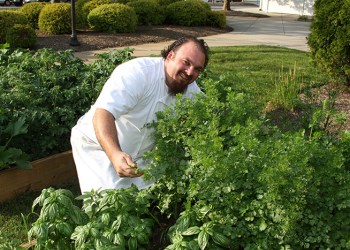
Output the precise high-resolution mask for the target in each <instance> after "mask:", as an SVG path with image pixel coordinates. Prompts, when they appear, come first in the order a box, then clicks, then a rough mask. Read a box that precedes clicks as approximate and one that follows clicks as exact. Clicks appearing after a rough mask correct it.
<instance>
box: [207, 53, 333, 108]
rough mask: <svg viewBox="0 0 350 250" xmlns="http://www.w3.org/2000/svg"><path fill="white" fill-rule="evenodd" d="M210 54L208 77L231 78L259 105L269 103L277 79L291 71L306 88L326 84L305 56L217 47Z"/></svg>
mask: <svg viewBox="0 0 350 250" xmlns="http://www.w3.org/2000/svg"><path fill="white" fill-rule="evenodd" d="M211 50H212V52H211V55H210V64H209V65H208V70H209V71H210V73H209V76H210V77H213V78H215V77H218V76H220V75H222V74H228V75H230V78H232V79H233V82H232V85H233V87H234V88H235V89H236V90H237V91H244V92H247V93H249V94H250V95H251V96H252V98H254V100H255V101H258V102H259V103H260V104H261V105H264V104H265V103H267V102H268V101H269V100H271V99H272V96H273V94H274V93H273V91H272V90H273V89H274V88H275V82H276V79H278V78H279V76H280V75H281V74H285V73H287V74H288V73H289V71H290V70H294V68H295V71H296V73H297V74H298V75H300V76H301V75H302V76H303V82H304V84H305V86H306V87H311V86H314V87H316V86H320V85H323V84H325V83H327V80H328V79H327V77H326V76H325V75H323V74H322V72H319V71H317V69H316V68H315V67H314V66H313V65H312V63H311V61H310V59H309V56H308V53H307V52H303V51H299V50H294V49H288V48H282V47H272V46H238V47H216V48H212V49H211ZM282 67H283V71H281V68H282Z"/></svg>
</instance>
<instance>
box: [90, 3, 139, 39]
mask: <svg viewBox="0 0 350 250" xmlns="http://www.w3.org/2000/svg"><path fill="white" fill-rule="evenodd" d="M88 23H89V26H90V27H91V29H93V30H95V31H106V32H111V33H132V32H135V30H136V28H137V15H136V13H135V11H134V9H133V8H132V7H130V6H127V5H124V4H119V3H112V4H103V5H100V6H99V7H97V8H95V9H93V10H92V11H91V12H90V13H89V15H88Z"/></svg>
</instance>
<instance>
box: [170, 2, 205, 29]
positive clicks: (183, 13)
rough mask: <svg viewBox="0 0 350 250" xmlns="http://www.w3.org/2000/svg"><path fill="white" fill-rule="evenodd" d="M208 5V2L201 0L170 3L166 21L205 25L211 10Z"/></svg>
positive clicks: (175, 23) (176, 23) (185, 24)
mask: <svg viewBox="0 0 350 250" xmlns="http://www.w3.org/2000/svg"><path fill="white" fill-rule="evenodd" d="M206 5H208V4H207V3H204V2H202V1H199V0H190V1H178V2H174V3H172V4H169V5H168V6H167V7H166V23H168V24H173V25H181V26H205V25H206V24H207V16H208V12H209V10H208V8H207V7H206ZM208 6H209V5H208Z"/></svg>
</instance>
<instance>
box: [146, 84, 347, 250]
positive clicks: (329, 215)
mask: <svg viewBox="0 0 350 250" xmlns="http://www.w3.org/2000/svg"><path fill="white" fill-rule="evenodd" d="M227 80H228V79H225V78H222V79H221V80H220V81H219V82H213V81H212V80H206V81H204V83H203V86H204V92H205V96H202V97H199V98H197V99H196V100H194V101H187V102H186V101H183V100H181V99H178V102H177V104H176V106H175V112H174V111H171V110H170V109H169V110H166V111H165V112H162V113H160V114H159V117H158V121H157V122H156V125H157V126H156V130H155V139H156V147H155V149H154V150H153V151H151V152H149V155H148V156H147V159H148V160H149V161H150V162H151V164H150V169H149V170H150V172H148V173H147V174H150V176H152V177H153V178H155V180H156V184H155V185H154V186H153V187H152V188H151V189H152V192H154V193H156V194H158V197H159V201H158V203H157V204H158V207H159V208H160V209H161V211H163V212H164V213H165V214H167V215H170V214H172V215H174V216H176V215H177V214H178V213H179V212H181V213H180V217H179V218H178V219H177V221H176V223H175V224H174V226H173V227H172V228H170V230H169V235H170V239H171V245H170V246H168V248H167V249H178V248H179V247H180V246H182V247H184V248H185V249H190V248H191V249H192V248H193V247H194V246H196V247H197V248H198V247H199V248H200V249H204V248H205V249H217V248H218V247H222V248H224V249H232V248H233V249H281V248H282V249H288V248H291V249H304V248H310V249H327V248H329V249H335V248H344V249H346V248H349V247H350V239H349V236H348V235H349V233H350V228H349V226H348V222H347V219H346V217H347V214H348V213H349V212H350V204H349V202H348V201H349V199H350V192H349V190H350V182H349V181H350V171H349V170H350V169H349V165H348V162H349V159H350V154H349V146H350V133H349V132H345V133H343V134H341V135H339V138H341V139H337V138H335V137H332V136H330V135H328V134H326V133H324V132H321V131H320V132H317V133H313V134H312V136H310V137H306V136H305V133H304V131H297V132H289V133H282V132H281V131H279V130H277V129H276V128H273V127H270V126H269V125H268V124H267V123H266V121H265V120H264V118H263V117H259V116H252V115H251V114H252V112H251V111H250V107H252V106H254V104H250V101H249V99H247V97H246V96H245V94H242V93H236V92H235V91H233V89H232V87H231V86H232V85H234V84H233V83H232V82H229V81H227ZM208 142H210V143H208Z"/></svg>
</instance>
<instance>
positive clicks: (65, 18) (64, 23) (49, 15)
mask: <svg viewBox="0 0 350 250" xmlns="http://www.w3.org/2000/svg"><path fill="white" fill-rule="evenodd" d="M39 30H40V31H43V32H45V33H47V34H51V35H58V34H68V33H70V32H71V8H70V4H69V3H53V4H47V5H45V6H44V8H42V10H41V12H40V15H39Z"/></svg>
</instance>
